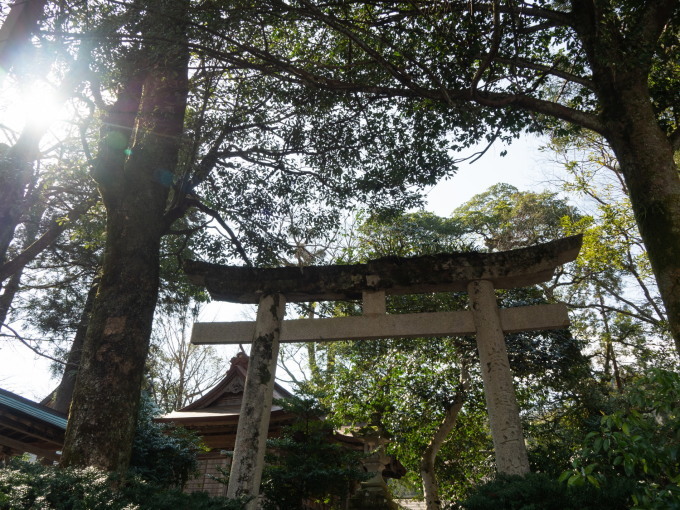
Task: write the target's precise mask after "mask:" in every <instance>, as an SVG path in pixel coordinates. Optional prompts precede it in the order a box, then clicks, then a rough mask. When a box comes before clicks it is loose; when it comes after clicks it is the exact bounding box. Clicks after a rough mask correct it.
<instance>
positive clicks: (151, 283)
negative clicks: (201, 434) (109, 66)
mask: <svg viewBox="0 0 680 510" xmlns="http://www.w3.org/2000/svg"><path fill="white" fill-rule="evenodd" d="M186 9H187V2H186V0H170V1H167V2H161V1H153V2H147V3H146V4H145V15H146V16H147V23H146V25H145V27H146V31H147V32H146V33H144V34H143V35H144V36H145V38H146V41H148V42H146V43H145V45H144V47H143V48H142V50H141V51H138V52H131V56H130V60H129V61H128V62H126V64H127V65H126V66H124V68H125V69H127V70H128V75H127V79H126V81H125V82H124V83H123V88H122V90H121V92H120V93H119V95H118V98H117V100H116V102H115V104H114V105H113V107H112V108H111V110H110V111H109V112H108V116H107V119H106V120H107V127H106V129H105V131H104V132H103V133H102V140H101V142H100V148H99V154H98V159H97V161H96V163H95V167H94V169H93V172H92V173H93V177H94V178H95V180H96V181H97V184H98V185H99V189H100V193H101V195H102V199H103V202H104V205H105V207H106V213H107V220H106V245H105V250H104V258H103V265H102V273H101V282H100V285H99V291H98V293H97V297H96V299H95V303H94V306H93V310H92V315H91V318H90V325H89V327H88V331H87V336H86V339H85V345H84V346H83V353H82V359H81V366H80V370H79V373H78V379H77V381H76V388H75V392H74V396H73V403H72V406H71V414H70V416H69V422H68V428H67V430H66V439H65V445H64V453H63V456H62V463H63V464H64V465H75V466H88V465H89V466H97V467H99V468H102V469H105V470H108V471H118V472H123V471H124V470H125V469H126V468H127V466H128V464H129V459H130V449H131V444H132V438H133V434H134V430H135V424H136V418H137V411H138V407H139V397H140V388H141V382H142V376H143V371H144V362H145V360H146V356H147V353H148V348H149V338H150V333H151V324H152V319H153V313H154V309H155V306H156V301H157V297H158V284H159V261H160V260H159V259H160V241H161V237H162V235H163V234H164V231H165V229H166V228H167V225H166V222H165V221H164V212H165V209H166V204H167V202H168V197H169V191H170V188H171V185H172V181H173V173H174V171H175V167H176V164H177V160H178V152H179V149H180V145H181V137H182V132H183V122H184V113H185V108H186V100H187V94H188V81H187V66H188V60H189V54H188V46H187V43H186V24H185V23H183V22H182V21H183V20H185V19H186Z"/></svg>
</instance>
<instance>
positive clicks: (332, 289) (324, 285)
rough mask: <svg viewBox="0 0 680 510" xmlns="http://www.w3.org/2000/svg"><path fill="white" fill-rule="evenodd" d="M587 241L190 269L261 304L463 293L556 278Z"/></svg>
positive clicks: (221, 294) (210, 284) (229, 296)
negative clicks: (484, 285)
mask: <svg viewBox="0 0 680 510" xmlns="http://www.w3.org/2000/svg"><path fill="white" fill-rule="evenodd" d="M581 241H582V238H581V236H580V235H579V236H572V237H566V238H564V239H558V240H556V241H552V242H549V243H545V244H540V245H537V246H532V247H529V248H522V249H519V250H511V251H505V252H497V253H473V252H470V253H450V254H449V253H447V254H440V255H425V256H420V257H409V258H405V257H385V258H381V259H377V260H372V261H370V262H367V263H366V264H353V265H328V266H307V267H277V268H250V267H243V266H223V265H218V264H208V263H206V262H198V261H192V260H190V261H187V262H185V265H184V269H185V271H186V273H187V274H188V275H189V279H190V280H191V282H192V283H195V284H197V285H201V286H204V287H206V288H207V289H208V291H209V292H210V295H211V296H212V298H213V299H215V300H218V301H231V302H233V303H250V304H255V303H258V302H259V299H260V296H262V295H264V294H283V295H285V296H286V300H287V301H288V302H298V303H299V302H311V301H334V300H344V299H359V298H361V296H362V293H364V292H366V291H384V292H385V293H386V294H418V293H430V292H460V291H465V290H466V289H467V285H468V283H469V282H471V281H476V280H487V281H489V282H491V283H492V284H493V286H494V288H496V289H509V288H515V287H526V286H529V285H534V284H536V283H541V282H545V281H548V280H550V279H551V278H552V276H553V273H554V271H555V268H556V267H557V266H559V265H562V264H565V263H567V262H571V261H572V260H574V259H575V258H576V256H577V255H578V252H579V250H580V248H581Z"/></svg>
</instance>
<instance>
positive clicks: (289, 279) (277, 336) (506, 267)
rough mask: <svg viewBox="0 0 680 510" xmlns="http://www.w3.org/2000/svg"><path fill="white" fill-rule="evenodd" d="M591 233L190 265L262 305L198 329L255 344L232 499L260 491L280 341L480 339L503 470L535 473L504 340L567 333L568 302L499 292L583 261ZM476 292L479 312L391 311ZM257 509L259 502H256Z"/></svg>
mask: <svg viewBox="0 0 680 510" xmlns="http://www.w3.org/2000/svg"><path fill="white" fill-rule="evenodd" d="M580 248H581V236H573V237H567V238H564V239H559V240H557V241H553V242H550V243H546V244H542V245H538V246H533V247H530V248H523V249H519V250H512V251H507V252H497V253H453V254H440V255H427V256H420V257H412V258H401V257H385V258H381V259H378V260H374V261H370V262H368V263H366V264H355V265H331V266H306V267H282V268H248V267H240V266H239V267H237V266H220V265H215V264H208V263H205V262H196V261H189V262H187V263H186V264H185V271H186V272H187V274H188V275H189V278H190V280H191V281H192V282H193V283H195V284H198V285H203V286H205V287H206V288H207V289H208V291H209V292H210V295H211V296H212V298H213V299H216V300H221V301H230V302H233V303H246V304H254V303H258V304H259V307H258V312H257V320H256V321H255V322H225V323H196V324H194V328H193V332H192V339H191V341H192V342H193V343H195V344H238V343H244V339H248V338H252V348H251V354H250V365H249V370H248V377H247V380H246V387H245V389H244V395H243V404H242V408H241V414H240V421H239V425H238V431H237V438H236V445H235V448H234V458H233V462H232V468H231V475H230V478H229V487H228V492H227V495H228V497H239V496H257V495H258V494H259V487H260V481H261V476H262V468H263V465H264V450H265V444H266V440H267V429H268V425H269V412H270V409H271V404H272V392H273V386H274V376H275V370H276V361H277V356H278V350H279V343H280V342H323V341H336V340H369V339H377V338H404V337H406V338H408V337H411V338H414V337H426V336H430V337H438V336H459V335H473V334H474V335H475V336H476V339H477V347H478V350H479V358H480V363H481V366H482V371H481V373H482V379H483V383H484V393H485V398H486V402H487V409H488V413H489V424H490V429H491V435H492V438H493V443H494V449H495V454H496V466H497V469H498V471H499V472H501V473H507V474H525V473H528V472H529V462H528V458H527V452H526V448H525V444H524V437H523V434H522V426H521V422H520V417H519V408H518V405H517V400H516V396H515V392H514V387H513V382H512V373H511V371H510V366H509V362H508V355H507V351H506V347H505V339H504V333H513V332H519V331H532V330H533V331H535V330H548V329H559V328H565V327H567V326H568V325H569V318H568V316H567V309H566V306H565V305H564V304H551V305H536V306H522V307H516V308H504V309H499V308H498V306H497V303H496V296H495V293H494V289H510V288H516V287H526V286H529V285H533V284H536V283H541V282H545V281H548V280H550V279H551V278H552V276H553V274H554V271H555V268H556V267H557V266H560V265H562V264H565V263H567V262H570V261H572V260H574V259H575V258H576V256H577V255H578V252H579V250H580ZM460 291H467V293H468V296H469V304H470V306H469V310H466V311H457V312H437V313H416V314H394V315H390V314H387V313H386V311H385V295H389V294H423V293H436V292H460ZM352 299H362V301H363V315H362V316H358V317H336V318H328V319H297V320H287V321H284V320H283V316H284V313H285V305H286V302H315V301H335V300H352ZM253 504H255V502H253Z"/></svg>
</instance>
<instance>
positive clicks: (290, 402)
mask: <svg viewBox="0 0 680 510" xmlns="http://www.w3.org/2000/svg"><path fill="white" fill-rule="evenodd" d="M279 405H281V406H283V407H284V408H285V409H287V410H288V411H290V412H293V413H294V414H295V415H296V421H295V423H293V424H292V425H291V426H290V427H286V428H285V430H284V432H283V434H282V437H281V438H279V439H271V440H269V441H268V443H267V444H268V449H269V452H270V453H269V455H268V456H267V457H268V458H267V462H268V463H267V466H266V467H265V471H264V474H263V481H262V492H263V494H264V495H265V500H266V501H265V508H266V509H267V510H298V509H302V508H303V501H312V502H317V503H324V504H326V505H328V507H332V508H335V507H336V506H337V505H339V504H340V502H341V500H342V498H343V497H345V496H348V495H349V491H350V488H351V487H352V485H353V484H355V483H358V482H359V481H362V480H366V479H367V478H368V476H367V475H366V472H365V471H364V470H363V468H362V467H361V462H360V459H361V458H362V457H363V453H360V452H355V451H351V450H348V449H347V448H345V447H343V446H341V445H339V444H337V443H334V442H333V440H332V435H333V426H332V425H330V424H329V423H328V422H327V421H324V420H323V419H322V416H323V414H324V412H323V410H322V409H321V408H320V407H319V404H318V402H316V401H315V400H314V399H312V398H299V397H292V398H290V399H286V400H281V401H279ZM343 508H344V507H343Z"/></svg>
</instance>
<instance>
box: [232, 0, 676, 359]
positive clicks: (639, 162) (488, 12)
mask: <svg viewBox="0 0 680 510" xmlns="http://www.w3.org/2000/svg"><path fill="white" fill-rule="evenodd" d="M251 9H252V15H251V16H250V18H249V20H247V22H246V24H244V25H243V26H241V27H239V29H240V30H243V33H244V34H247V35H248V37H244V36H241V35H240V34H238V33H230V34H228V38H229V39H230V40H234V39H236V40H237V42H238V46H239V48H241V49H242V50H243V51H244V52H246V53H247V54H248V58H247V59H246V58H244V57H243V56H242V54H239V55H238V57H237V58H235V59H233V61H235V62H239V63H242V64H245V65H248V66H250V67H251V68H252V69H257V70H260V71H264V72H267V73H272V74H274V73H275V74H277V75H279V76H280V77H281V79H282V80H284V81H286V82H293V83H301V84H305V85H306V86H308V87H310V88H313V89H315V90H327V91H332V92H335V93H337V94H338V95H339V96H340V97H346V96H347V95H348V94H355V95H357V96H359V97H363V98H365V102H366V104H371V103H372V102H375V101H382V100H384V99H385V98H388V99H389V100H390V101H391V102H392V104H393V108H394V110H393V111H394V112H395V113H396V114H397V115H404V116H409V117H410V118H412V119H414V121H416V122H417V119H422V118H424V117H429V118H430V121H431V122H432V123H436V124H437V125H438V126H442V127H444V129H445V130H447V131H449V140H455V141H454V142H453V143H452V144H451V145H450V147H452V148H456V147H457V148H461V147H469V146H470V145H471V144H472V143H473V142H476V141H478V140H480V139H482V138H486V140H487V141H489V142H490V143H491V142H493V141H494V140H496V139H499V138H500V139H503V140H506V141H507V140H509V139H510V138H512V137H513V136H516V135H518V134H519V133H520V132H521V131H522V130H525V129H526V130H529V131H531V132H535V131H541V130H544V129H550V128H552V127H554V126H555V124H556V122H558V121H564V122H566V123H567V124H566V125H567V126H568V127H567V129H570V130H574V131H578V130H581V129H587V130H590V131H593V132H596V133H598V134H599V135H601V136H602V137H603V138H604V139H606V140H607V142H608V143H609V145H610V146H611V147H612V150H613V151H614V154H615V155H616V157H617V159H618V161H619V164H620V167H621V172H622V175H623V178H624V180H625V182H626V185H627V187H628V191H629V193H630V197H631V205H632V208H633V211H634V214H635V220H636V222H637V224H638V228H639V230H640V233H641V236H642V239H643V240H644V244H645V247H646V250H647V252H648V256H649V259H650V262H651V267H652V268H653V271H654V275H655V278H656V281H657V285H658V287H659V292H660V295H661V297H662V300H663V303H664V305H665V307H666V313H667V314H668V321H669V325H670V330H671V333H672V336H673V338H674V340H675V347H676V351H678V352H680V285H678V274H680V268H679V266H678V264H680V262H679V261H680V244H679V243H680V240H678V239H679V238H678V235H677V232H678V231H679V230H680V203H679V202H678V197H679V196H680V177H679V176H678V165H677V162H676V161H675V159H674V154H675V152H676V151H677V150H678V149H679V148H680V129H678V115H679V114H678V111H677V108H678V104H679V101H678V92H677V91H678V87H677V81H678V68H677V65H676V63H677V61H678V51H679V50H678V48H680V45H678V24H679V23H680V6H679V5H678V3H677V2H676V1H675V0H646V1H642V2H628V1H624V0H605V1H602V2H596V3H593V2H588V1H584V0H570V1H568V2H561V1H549V0H546V1H541V2H539V3H535V4H530V5H526V4H524V3H521V2H518V3H512V2H511V3H508V4H503V3H500V2H491V3H480V4H472V5H471V4H470V3H469V2H467V1H463V0H456V1H453V2H436V1H434V2H432V1H422V2H405V3H399V2H397V3H395V2H362V1H353V0H347V1H342V2H337V3H335V4H332V5H328V4H324V5H318V4H315V3H313V2H310V1H308V0H300V1H296V2H289V3H284V2H279V1H276V0H272V1H271V2H267V3H264V4H263V3H262V2H257V4H253V5H252V6H251ZM227 12H228V10H227ZM270 25H271V26H275V27H276V28H275V29H274V30H272V31H271V32H269V31H263V32H261V36H260V37H259V38H255V39H253V38H252V37H251V36H252V30H253V27H254V26H270ZM270 42H275V43H276V44H270ZM426 134H427V131H425V132H423V135H426ZM419 162H420V161H416V162H414V163H419ZM412 168H418V165H417V164H415V165H412Z"/></svg>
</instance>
